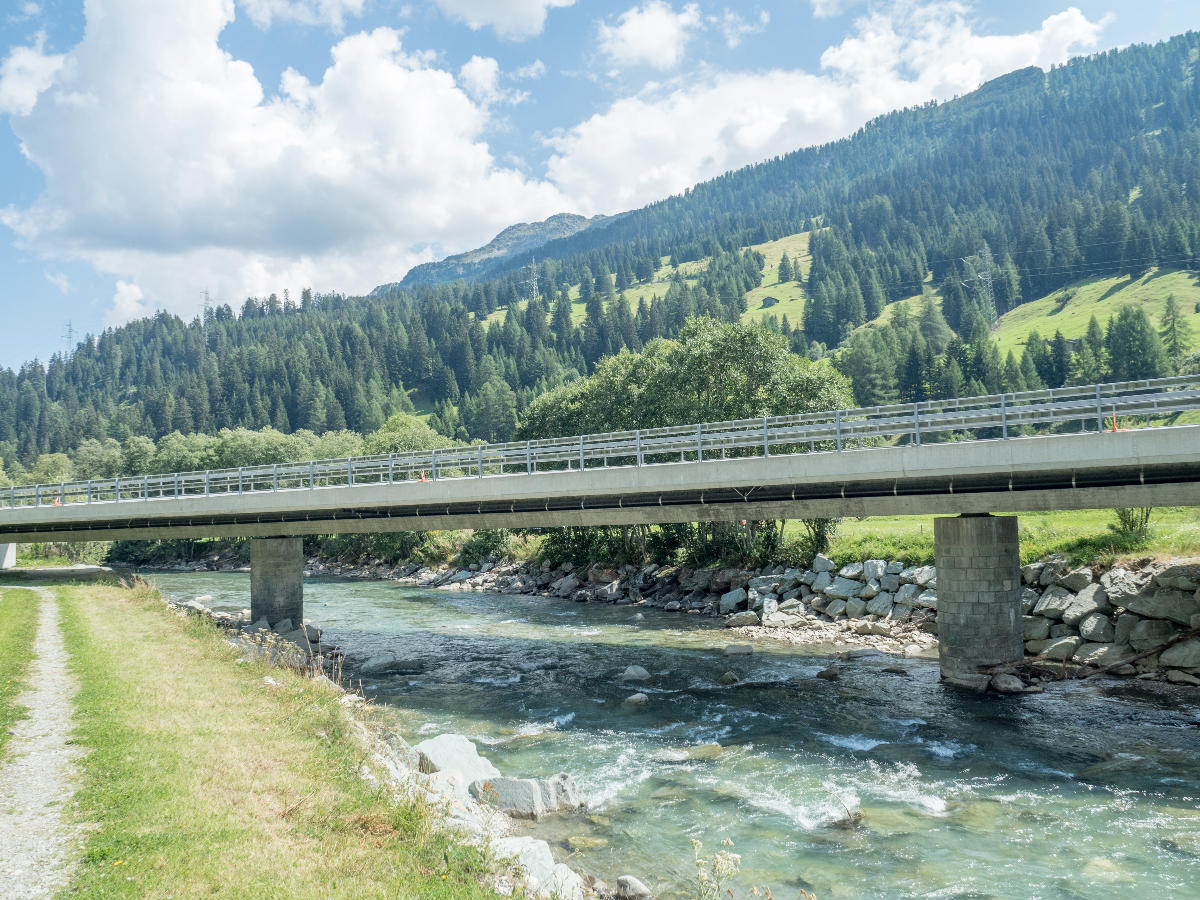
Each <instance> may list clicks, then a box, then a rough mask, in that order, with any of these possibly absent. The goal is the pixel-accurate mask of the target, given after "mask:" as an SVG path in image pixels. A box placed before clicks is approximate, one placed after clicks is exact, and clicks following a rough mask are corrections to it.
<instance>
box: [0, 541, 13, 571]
mask: <svg viewBox="0 0 1200 900" xmlns="http://www.w3.org/2000/svg"><path fill="white" fill-rule="evenodd" d="M16 565H17V545H16V544H0V569H12V568H15V567H16Z"/></svg>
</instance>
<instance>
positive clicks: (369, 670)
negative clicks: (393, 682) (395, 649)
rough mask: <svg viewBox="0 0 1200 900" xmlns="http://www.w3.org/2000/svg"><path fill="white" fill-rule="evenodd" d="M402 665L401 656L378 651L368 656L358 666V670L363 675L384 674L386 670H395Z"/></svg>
mask: <svg viewBox="0 0 1200 900" xmlns="http://www.w3.org/2000/svg"><path fill="white" fill-rule="evenodd" d="M401 665H402V663H401V660H400V657H398V656H396V654H395V653H377V654H375V655H374V656H369V657H367V658H366V659H365V660H364V661H363V664H362V665H361V666H359V667H358V671H359V672H360V673H361V674H363V675H382V674H384V673H385V672H393V671H395V670H396V669H398V668H400V667H401Z"/></svg>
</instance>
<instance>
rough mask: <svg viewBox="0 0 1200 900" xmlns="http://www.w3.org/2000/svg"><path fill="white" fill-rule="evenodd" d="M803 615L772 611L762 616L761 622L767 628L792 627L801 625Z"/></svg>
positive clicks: (803, 620)
mask: <svg viewBox="0 0 1200 900" xmlns="http://www.w3.org/2000/svg"><path fill="white" fill-rule="evenodd" d="M804 622H805V619H804V616H796V615H792V614H791V613H786V612H773V613H769V614H768V615H765V616H763V620H762V623H763V624H764V625H766V626H767V627H769V628H794V627H795V626H797V625H803V624H804Z"/></svg>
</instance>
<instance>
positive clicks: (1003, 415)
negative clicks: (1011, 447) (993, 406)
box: [1000, 394, 1008, 441]
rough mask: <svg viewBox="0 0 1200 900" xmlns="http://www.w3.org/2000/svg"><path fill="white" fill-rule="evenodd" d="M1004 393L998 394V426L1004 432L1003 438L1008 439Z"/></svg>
mask: <svg viewBox="0 0 1200 900" xmlns="http://www.w3.org/2000/svg"><path fill="white" fill-rule="evenodd" d="M1004 396H1005V395H1004V394H1001V395H1000V428H1001V430H1002V431H1003V432H1004V439H1005V440H1006V441H1007V440H1008V406H1007V405H1006V404H1005V402H1004Z"/></svg>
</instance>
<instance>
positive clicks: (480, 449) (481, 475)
mask: <svg viewBox="0 0 1200 900" xmlns="http://www.w3.org/2000/svg"><path fill="white" fill-rule="evenodd" d="M475 477H476V478H482V477H483V444H480V445H479V474H478V475H477V476H475Z"/></svg>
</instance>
